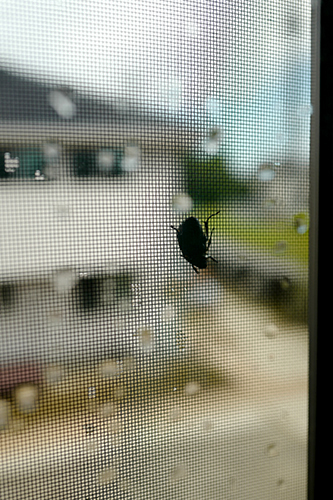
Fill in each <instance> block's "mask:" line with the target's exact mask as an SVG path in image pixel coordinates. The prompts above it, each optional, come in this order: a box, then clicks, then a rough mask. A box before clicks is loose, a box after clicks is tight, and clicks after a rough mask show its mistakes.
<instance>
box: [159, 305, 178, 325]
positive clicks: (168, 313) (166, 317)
mask: <svg viewBox="0 0 333 500" xmlns="http://www.w3.org/2000/svg"><path fill="white" fill-rule="evenodd" d="M174 317H175V308H174V307H173V306H172V305H167V306H165V308H164V309H163V311H162V320H163V321H164V322H165V323H168V322H169V321H172V320H173V318H174Z"/></svg>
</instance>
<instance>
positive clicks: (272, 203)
mask: <svg viewBox="0 0 333 500" xmlns="http://www.w3.org/2000/svg"><path fill="white" fill-rule="evenodd" d="M277 204H278V202H277V200H276V199H274V198H267V199H266V200H264V201H263V202H262V206H263V208H264V209H265V210H273V209H274V208H275V207H276V206H277Z"/></svg>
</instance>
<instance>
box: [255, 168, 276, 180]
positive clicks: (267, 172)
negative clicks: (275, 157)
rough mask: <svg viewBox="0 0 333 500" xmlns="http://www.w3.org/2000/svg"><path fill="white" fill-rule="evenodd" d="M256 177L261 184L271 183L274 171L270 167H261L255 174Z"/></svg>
mask: <svg viewBox="0 0 333 500" xmlns="http://www.w3.org/2000/svg"><path fill="white" fill-rule="evenodd" d="M257 177H258V179H259V180H260V181H262V182H267V181H272V180H273V179H274V177H275V170H274V169H273V168H272V167H271V166H264V167H261V168H260V169H259V170H258V172H257Z"/></svg>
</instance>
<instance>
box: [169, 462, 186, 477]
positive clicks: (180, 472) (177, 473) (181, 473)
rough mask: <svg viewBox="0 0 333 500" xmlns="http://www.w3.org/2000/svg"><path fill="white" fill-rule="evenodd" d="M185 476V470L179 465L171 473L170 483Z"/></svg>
mask: <svg viewBox="0 0 333 500" xmlns="http://www.w3.org/2000/svg"><path fill="white" fill-rule="evenodd" d="M186 476H187V468H186V466H185V465H184V464H179V465H177V467H176V468H175V469H174V470H173V471H172V473H171V481H179V480H180V479H184V478H185V477H186Z"/></svg>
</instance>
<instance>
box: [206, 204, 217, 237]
mask: <svg viewBox="0 0 333 500" xmlns="http://www.w3.org/2000/svg"><path fill="white" fill-rule="evenodd" d="M220 212H221V210H219V211H218V212H216V214H212V215H210V216H209V217H208V219H207V220H206V221H205V230H206V236H207V239H208V221H209V219H211V218H212V217H215V215H218V214H219V213H220ZM210 237H212V235H210Z"/></svg>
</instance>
